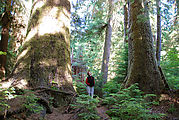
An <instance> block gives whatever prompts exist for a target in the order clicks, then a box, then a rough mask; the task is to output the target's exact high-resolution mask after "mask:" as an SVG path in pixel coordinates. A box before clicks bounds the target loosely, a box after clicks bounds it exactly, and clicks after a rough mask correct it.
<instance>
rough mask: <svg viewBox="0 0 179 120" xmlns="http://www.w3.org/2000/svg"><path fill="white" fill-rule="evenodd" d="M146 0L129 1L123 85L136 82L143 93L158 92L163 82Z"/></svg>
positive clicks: (162, 86) (162, 88) (161, 88)
mask: <svg viewBox="0 0 179 120" xmlns="http://www.w3.org/2000/svg"><path fill="white" fill-rule="evenodd" d="M146 3H147V1H145V2H143V1H139V0H134V1H130V2H129V28H130V29H129V42H128V44H129V59H128V62H129V63H128V75H127V77H126V82H125V86H126V87H128V86H130V85H131V84H134V83H138V84H139V88H140V89H141V90H142V91H144V92H145V93H156V94H159V93H161V92H162V90H164V83H163V81H162V78H161V74H160V71H159V69H158V65H157V62H156V58H155V54H154V49H153V44H152V32H151V28H150V21H149V15H148V8H147V5H146Z"/></svg>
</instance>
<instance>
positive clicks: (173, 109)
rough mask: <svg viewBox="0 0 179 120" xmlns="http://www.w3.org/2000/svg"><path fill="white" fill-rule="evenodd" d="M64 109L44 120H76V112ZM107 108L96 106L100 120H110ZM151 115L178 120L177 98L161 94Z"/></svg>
mask: <svg viewBox="0 0 179 120" xmlns="http://www.w3.org/2000/svg"><path fill="white" fill-rule="evenodd" d="M65 109H66V108H62V109H59V108H55V109H54V112H53V113H52V114H48V115H46V117H45V118H46V120H77V113H78V111H76V112H74V111H73V112H69V113H65V112H64V111H65ZM107 110H108V109H107V107H105V106H103V105H98V106H97V112H98V113H97V114H98V115H99V116H100V120H110V117H109V116H108V115H107V114H106V111H107ZM151 111H152V113H163V114H165V115H166V116H165V117H164V118H163V119H162V120H179V97H178V96H177V97H176V96H175V97H170V96H169V95H167V94H163V95H162V97H161V98H160V104H159V105H155V106H152V108H151Z"/></svg>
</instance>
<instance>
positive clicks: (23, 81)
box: [17, 79, 28, 89]
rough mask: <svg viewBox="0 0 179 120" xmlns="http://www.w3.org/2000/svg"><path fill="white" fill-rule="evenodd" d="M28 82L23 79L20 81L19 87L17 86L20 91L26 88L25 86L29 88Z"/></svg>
mask: <svg viewBox="0 0 179 120" xmlns="http://www.w3.org/2000/svg"><path fill="white" fill-rule="evenodd" d="M27 84H28V83H27V80H25V79H21V80H20V81H18V85H17V87H18V88H19V89H22V88H24V87H25V86H27Z"/></svg>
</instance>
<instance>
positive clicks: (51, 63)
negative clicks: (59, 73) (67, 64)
mask: <svg viewBox="0 0 179 120" xmlns="http://www.w3.org/2000/svg"><path fill="white" fill-rule="evenodd" d="M40 64H42V65H43V66H56V65H57V61H54V60H53V59H48V60H43V61H40Z"/></svg>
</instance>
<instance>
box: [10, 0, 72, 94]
mask: <svg viewBox="0 0 179 120" xmlns="http://www.w3.org/2000/svg"><path fill="white" fill-rule="evenodd" d="M69 27H70V2H69V1H68V0H55V1H52V0H34V2H33V6H32V10H31V18H30V20H29V24H28V29H27V36H26V39H25V41H24V42H23V44H22V51H21V53H20V54H19V56H18V58H17V63H16V65H15V69H14V71H13V74H12V77H11V78H10V79H9V81H8V82H10V84H9V85H11V86H16V87H19V88H37V87H47V88H48V87H50V86H51V85H52V83H54V82H55V83H56V86H57V87H59V89H60V90H62V91H66V92H67V91H69V92H74V89H73V86H72V76H71V61H70V32H69Z"/></svg>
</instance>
